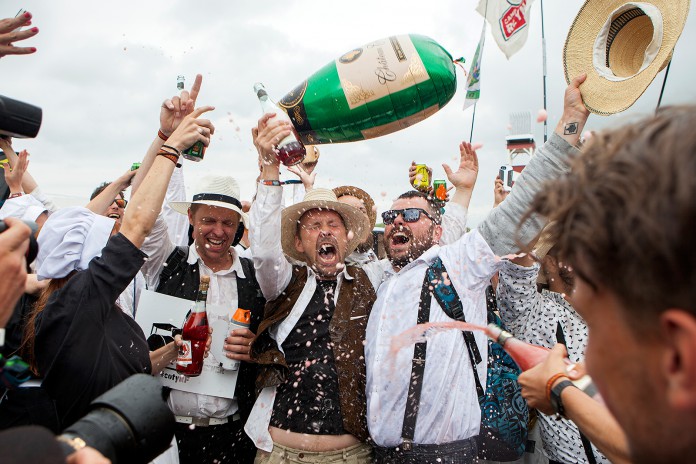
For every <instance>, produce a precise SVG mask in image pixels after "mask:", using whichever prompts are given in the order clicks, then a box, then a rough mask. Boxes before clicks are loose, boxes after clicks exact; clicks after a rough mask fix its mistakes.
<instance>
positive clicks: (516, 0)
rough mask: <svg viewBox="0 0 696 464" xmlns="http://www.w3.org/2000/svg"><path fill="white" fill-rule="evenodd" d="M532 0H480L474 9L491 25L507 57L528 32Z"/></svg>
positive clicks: (512, 53)
mask: <svg viewBox="0 0 696 464" xmlns="http://www.w3.org/2000/svg"><path fill="white" fill-rule="evenodd" d="M533 2H534V0H480V1H479V5H478V8H476V11H478V12H479V14H480V15H481V16H483V17H484V18H486V20H488V22H489V23H490V25H491V33H492V34H493V37H494V38H495V41H496V43H497V44H498V47H500V49H501V50H502V51H503V53H505V56H506V57H507V58H508V59H509V58H510V57H511V56H512V55H514V54H515V53H517V51H519V49H520V48H522V46H524V44H525V42H527V35H528V34H529V19H530V9H531V7H532V3H533Z"/></svg>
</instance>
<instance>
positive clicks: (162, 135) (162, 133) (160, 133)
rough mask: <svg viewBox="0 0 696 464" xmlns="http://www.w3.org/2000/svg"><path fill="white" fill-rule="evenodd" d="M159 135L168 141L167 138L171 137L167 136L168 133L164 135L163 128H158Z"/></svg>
mask: <svg viewBox="0 0 696 464" xmlns="http://www.w3.org/2000/svg"><path fill="white" fill-rule="evenodd" d="M157 137H159V138H161V139H162V140H164V141H165V142H166V141H167V139H168V138H169V137H167V136H166V135H164V132H162V129H158V130H157Z"/></svg>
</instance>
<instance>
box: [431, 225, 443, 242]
mask: <svg viewBox="0 0 696 464" xmlns="http://www.w3.org/2000/svg"><path fill="white" fill-rule="evenodd" d="M441 237H442V226H441V225H440V224H435V227H434V228H433V238H434V239H435V243H436V244H437V243H440V238H441Z"/></svg>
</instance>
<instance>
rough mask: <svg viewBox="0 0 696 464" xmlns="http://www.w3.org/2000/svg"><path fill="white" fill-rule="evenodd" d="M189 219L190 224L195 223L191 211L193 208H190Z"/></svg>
mask: <svg viewBox="0 0 696 464" xmlns="http://www.w3.org/2000/svg"><path fill="white" fill-rule="evenodd" d="M188 220H189V224H193V211H191V208H189V209H188Z"/></svg>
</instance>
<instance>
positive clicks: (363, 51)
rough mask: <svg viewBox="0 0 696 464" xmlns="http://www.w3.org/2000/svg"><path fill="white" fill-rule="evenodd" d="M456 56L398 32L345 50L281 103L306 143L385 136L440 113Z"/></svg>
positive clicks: (452, 85)
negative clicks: (396, 34)
mask: <svg viewBox="0 0 696 464" xmlns="http://www.w3.org/2000/svg"><path fill="white" fill-rule="evenodd" d="M456 88H457V77H456V75H455V67H454V63H453V62H452V57H451V56H450V54H449V53H447V51H446V50H445V49H444V48H442V46H440V45H439V44H438V43H437V42H435V41H434V40H432V39H430V38H428V37H425V36H421V35H413V34H410V35H399V36H393V37H388V38H385V39H382V40H377V41H375V42H371V43H369V44H367V45H364V46H363V47H360V48H356V49H354V50H351V51H349V52H348V53H346V54H344V55H343V56H341V57H340V58H338V59H336V60H335V61H334V62H332V63H329V64H327V65H326V66H324V67H323V68H321V69H320V70H319V71H317V72H316V73H314V74H313V75H312V76H310V77H309V78H308V79H307V80H306V81H304V82H303V83H302V84H300V85H299V86H297V87H296V88H295V89H294V90H292V91H291V92H290V93H288V94H287V95H286V96H285V97H283V99H282V100H280V102H278V104H279V105H280V106H281V107H282V108H284V109H285V110H286V111H287V113H288V116H290V119H291V120H292V122H293V124H294V126H295V129H296V130H297V133H298V134H299V136H300V139H301V141H302V142H303V143H304V144H307V145H318V144H323V143H338V142H353V141H356V140H364V139H370V138H374V137H379V136H381V135H386V134H389V133H392V132H396V131H398V130H401V129H404V128H406V127H409V126H412V125H414V124H415V123H417V122H420V121H423V120H424V119H425V118H427V117H428V116H431V115H432V114H434V113H436V112H437V111H438V110H439V109H440V108H442V107H443V106H445V105H446V104H447V103H448V102H449V101H450V100H451V99H452V97H453V96H454V92H455V90H456Z"/></svg>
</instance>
